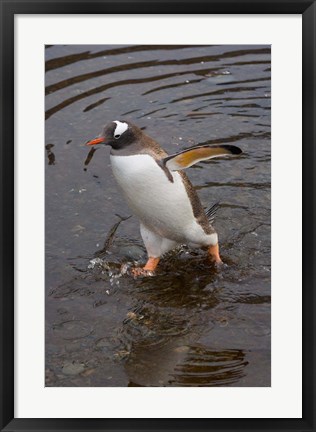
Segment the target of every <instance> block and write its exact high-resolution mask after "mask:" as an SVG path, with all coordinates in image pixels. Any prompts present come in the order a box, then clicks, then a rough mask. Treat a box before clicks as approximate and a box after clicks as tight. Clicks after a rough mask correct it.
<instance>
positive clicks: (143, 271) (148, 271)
mask: <svg viewBox="0 0 316 432" xmlns="http://www.w3.org/2000/svg"><path fill="white" fill-rule="evenodd" d="M159 260H160V258H152V257H149V258H148V261H147V263H146V265H145V267H144V268H140V267H135V268H134V269H132V273H133V275H134V276H153V275H154V271H155V270H156V267H157V265H158V263H159Z"/></svg>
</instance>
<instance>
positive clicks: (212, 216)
mask: <svg viewBox="0 0 316 432" xmlns="http://www.w3.org/2000/svg"><path fill="white" fill-rule="evenodd" d="M219 207H220V205H219V202H217V203H215V204H213V205H212V206H211V207H209V208H208V209H207V210H206V211H205V214H206V216H207V219H208V221H209V223H210V224H211V225H212V224H213V223H214V220H215V215H216V212H217V210H218V209H219Z"/></svg>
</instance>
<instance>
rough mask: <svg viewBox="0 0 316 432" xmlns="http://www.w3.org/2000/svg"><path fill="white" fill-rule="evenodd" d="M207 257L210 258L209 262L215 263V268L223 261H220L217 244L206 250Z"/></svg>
mask: <svg viewBox="0 0 316 432" xmlns="http://www.w3.org/2000/svg"><path fill="white" fill-rule="evenodd" d="M208 253H209V257H210V258H211V261H212V262H213V263H215V264H216V265H217V266H220V265H221V264H223V261H222V260H221V257H220V256H219V247H218V243H216V245H214V246H210V247H209V248H208Z"/></svg>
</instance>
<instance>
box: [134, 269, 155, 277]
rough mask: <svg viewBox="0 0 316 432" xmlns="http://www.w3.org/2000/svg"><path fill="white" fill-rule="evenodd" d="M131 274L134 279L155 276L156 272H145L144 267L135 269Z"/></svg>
mask: <svg viewBox="0 0 316 432" xmlns="http://www.w3.org/2000/svg"><path fill="white" fill-rule="evenodd" d="M131 273H132V275H133V276H134V277H138V276H154V272H153V271H152V270H145V269H144V268H142V267H134V268H133V269H131Z"/></svg>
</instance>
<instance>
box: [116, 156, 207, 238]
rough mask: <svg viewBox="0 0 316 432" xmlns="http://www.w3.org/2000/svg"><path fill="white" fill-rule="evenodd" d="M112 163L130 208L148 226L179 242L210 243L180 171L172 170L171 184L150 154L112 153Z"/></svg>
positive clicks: (159, 233) (161, 234)
mask: <svg viewBox="0 0 316 432" xmlns="http://www.w3.org/2000/svg"><path fill="white" fill-rule="evenodd" d="M111 164H112V169H113V174H114V176H115V178H116V180H117V182H118V184H119V186H120V187H121V188H122V190H123V192H124V194H125V196H126V198H127V201H128V204H129V207H130V208H131V209H132V211H133V212H134V213H135V215H136V216H138V217H139V219H140V220H141V221H142V223H143V224H144V225H145V226H147V228H149V229H150V230H152V231H153V232H155V233H157V234H158V235H160V236H162V237H165V238H169V239H171V240H175V241H177V242H182V243H184V242H188V241H189V242H192V243H197V244H205V243H207V240H206V239H207V237H209V236H208V235H206V234H205V232H204V230H203V228H202V227H201V226H200V224H198V223H197V222H196V220H195V217H194V214H193V210H192V206H191V202H190V200H189V197H188V195H187V192H186V189H185V186H184V184H183V182H182V178H181V176H180V175H179V173H177V172H173V173H172V176H173V179H174V181H173V183H172V182H171V181H170V180H169V179H168V178H167V176H166V174H165V172H164V171H163V170H162V168H161V167H160V166H159V165H158V164H157V162H156V161H155V160H154V158H152V157H151V156H149V155H131V156H115V155H111Z"/></svg>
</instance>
